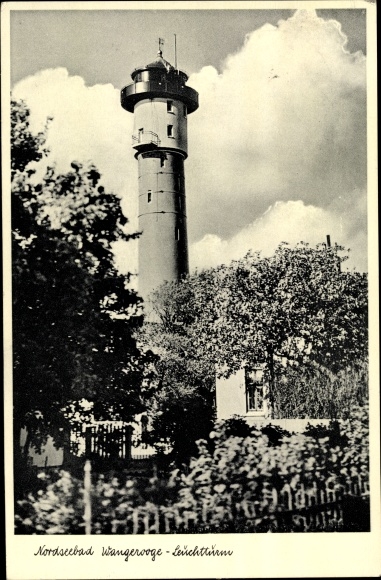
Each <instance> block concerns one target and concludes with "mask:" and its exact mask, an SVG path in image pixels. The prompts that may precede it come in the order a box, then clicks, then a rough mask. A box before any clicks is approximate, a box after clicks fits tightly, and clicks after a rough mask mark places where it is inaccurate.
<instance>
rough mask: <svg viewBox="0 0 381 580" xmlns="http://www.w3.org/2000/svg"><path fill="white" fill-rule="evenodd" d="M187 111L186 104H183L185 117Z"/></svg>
mask: <svg viewBox="0 0 381 580" xmlns="http://www.w3.org/2000/svg"><path fill="white" fill-rule="evenodd" d="M187 113H188V110H187V106H186V105H184V117H186V116H187Z"/></svg>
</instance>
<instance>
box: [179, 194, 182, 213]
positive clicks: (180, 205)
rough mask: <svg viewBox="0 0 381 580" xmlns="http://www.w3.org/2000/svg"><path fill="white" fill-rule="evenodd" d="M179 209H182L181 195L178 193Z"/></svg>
mask: <svg viewBox="0 0 381 580" xmlns="http://www.w3.org/2000/svg"><path fill="white" fill-rule="evenodd" d="M179 210H180V211H181V210H182V200H181V195H179Z"/></svg>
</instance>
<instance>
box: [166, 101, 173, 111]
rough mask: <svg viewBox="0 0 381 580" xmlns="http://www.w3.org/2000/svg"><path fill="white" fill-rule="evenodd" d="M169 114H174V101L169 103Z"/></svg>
mask: <svg viewBox="0 0 381 580" xmlns="http://www.w3.org/2000/svg"><path fill="white" fill-rule="evenodd" d="M167 113H174V110H173V101H167Z"/></svg>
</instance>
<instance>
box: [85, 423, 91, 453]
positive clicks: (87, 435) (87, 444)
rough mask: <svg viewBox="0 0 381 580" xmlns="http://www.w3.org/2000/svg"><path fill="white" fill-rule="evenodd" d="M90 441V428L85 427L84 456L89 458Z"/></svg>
mask: <svg viewBox="0 0 381 580" xmlns="http://www.w3.org/2000/svg"><path fill="white" fill-rule="evenodd" d="M91 439H92V428H91V427H89V426H87V427H86V430H85V456H86V457H90V455H91Z"/></svg>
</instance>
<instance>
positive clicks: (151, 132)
mask: <svg viewBox="0 0 381 580" xmlns="http://www.w3.org/2000/svg"><path fill="white" fill-rule="evenodd" d="M131 77H132V79H133V81H134V82H133V83H131V84H130V85H128V86H127V87H125V88H124V89H122V93H121V103H122V107H123V108H125V109H126V110H127V111H130V112H133V113H134V130H133V135H132V147H133V148H134V150H135V157H136V159H137V161H138V169H139V187H138V191H139V230H140V231H141V232H142V233H141V236H140V238H139V293H140V295H141V296H142V297H143V298H144V299H147V298H148V296H149V295H150V293H151V292H152V291H153V290H155V289H156V288H158V287H159V286H160V285H161V284H162V283H163V282H165V281H175V280H179V279H180V278H181V276H183V275H184V274H187V273H188V241H187V224H186V197H185V175H184V161H185V159H186V158H187V155H188V143H187V117H188V115H189V114H190V113H191V112H193V111H195V110H196V109H197V107H198V94H197V92H196V91H194V90H193V89H191V88H190V87H187V86H186V81H187V79H188V77H187V75H186V74H185V73H183V72H182V71H178V70H175V69H174V68H173V67H172V66H171V65H170V64H169V63H168V62H167V61H165V60H164V59H163V58H162V54H161V52H159V53H158V58H157V59H156V60H155V61H154V62H153V63H151V64H149V65H147V66H146V67H141V68H138V69H135V71H134V72H133V73H132V75H131Z"/></svg>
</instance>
